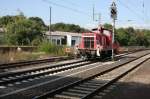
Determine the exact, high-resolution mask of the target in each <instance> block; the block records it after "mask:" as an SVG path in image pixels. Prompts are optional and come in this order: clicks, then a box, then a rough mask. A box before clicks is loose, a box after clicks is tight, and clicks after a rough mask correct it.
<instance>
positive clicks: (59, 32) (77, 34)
mask: <svg viewBox="0 0 150 99" xmlns="http://www.w3.org/2000/svg"><path fill="white" fill-rule="evenodd" d="M46 35H50V32H49V31H47V32H46ZM51 35H56V36H66V35H71V36H81V35H82V34H81V33H73V32H62V31H55V32H51Z"/></svg>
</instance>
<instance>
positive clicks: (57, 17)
mask: <svg viewBox="0 0 150 99" xmlns="http://www.w3.org/2000/svg"><path fill="white" fill-rule="evenodd" d="M111 3H112V0H1V3H0V16H5V15H16V14H19V11H21V12H23V13H24V15H25V16H27V17H34V16H37V17H40V18H42V19H43V20H44V22H45V23H46V24H49V7H50V6H51V7H52V23H57V22H64V23H70V24H77V25H80V26H82V27H86V28H91V27H94V26H96V25H97V24H98V22H97V21H93V17H92V15H93V10H92V9H93V5H94V6H95V13H97V14H95V17H96V16H97V15H98V13H100V15H101V23H102V24H104V23H110V24H111V23H112V19H111V18H110V5H111ZM116 4H117V10H118V15H117V21H116V26H117V27H126V26H133V27H140V28H141V27H142V28H150V12H149V10H150V6H149V5H150V0H116Z"/></svg>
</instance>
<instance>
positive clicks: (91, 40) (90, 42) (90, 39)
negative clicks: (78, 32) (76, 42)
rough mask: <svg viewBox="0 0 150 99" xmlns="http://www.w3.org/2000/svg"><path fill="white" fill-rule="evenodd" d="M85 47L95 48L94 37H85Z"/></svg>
mask: <svg viewBox="0 0 150 99" xmlns="http://www.w3.org/2000/svg"><path fill="white" fill-rule="evenodd" d="M84 47H85V48H94V37H84Z"/></svg>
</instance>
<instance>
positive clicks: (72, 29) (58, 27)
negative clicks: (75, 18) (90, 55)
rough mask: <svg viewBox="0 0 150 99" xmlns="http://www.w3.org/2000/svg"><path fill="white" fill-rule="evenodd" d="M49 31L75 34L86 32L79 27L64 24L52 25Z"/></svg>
mask: <svg viewBox="0 0 150 99" xmlns="http://www.w3.org/2000/svg"><path fill="white" fill-rule="evenodd" d="M51 29H52V31H64V32H77V33H81V32H85V31H88V30H86V29H84V28H81V27H80V26H79V25H74V24H65V23H56V24H52V25H51Z"/></svg>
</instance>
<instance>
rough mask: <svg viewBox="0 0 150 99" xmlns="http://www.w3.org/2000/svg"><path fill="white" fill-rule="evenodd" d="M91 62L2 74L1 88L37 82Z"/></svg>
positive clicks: (79, 61) (0, 76) (78, 62)
mask: <svg viewBox="0 0 150 99" xmlns="http://www.w3.org/2000/svg"><path fill="white" fill-rule="evenodd" d="M92 63H93V62H90V61H83V60H78V61H75V62H69V63H64V64H59V65H54V66H45V67H42V68H37V69H30V70H24V71H16V72H6V73H2V74H0V86H6V85H10V84H14V83H16V82H21V81H25V80H30V81H32V80H35V79H37V78H38V79H39V78H44V77H48V76H52V75H54V74H56V73H60V72H64V71H67V70H70V69H73V68H78V67H82V66H85V65H88V64H92Z"/></svg>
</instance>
